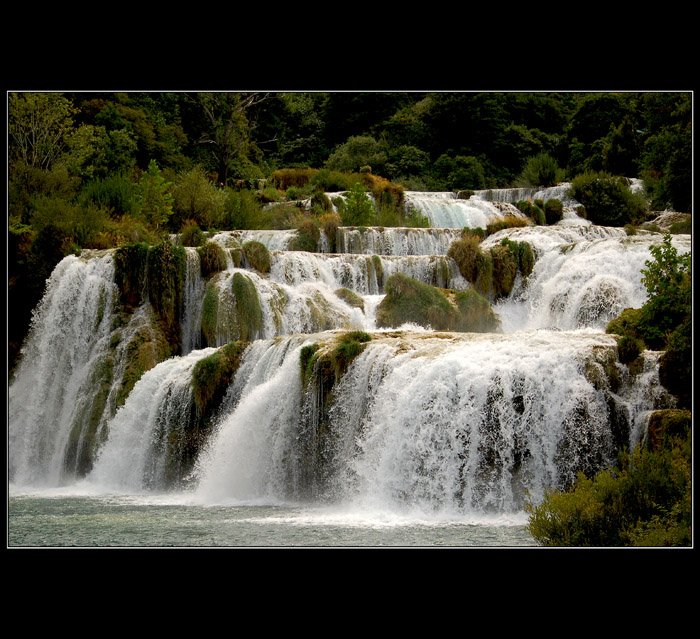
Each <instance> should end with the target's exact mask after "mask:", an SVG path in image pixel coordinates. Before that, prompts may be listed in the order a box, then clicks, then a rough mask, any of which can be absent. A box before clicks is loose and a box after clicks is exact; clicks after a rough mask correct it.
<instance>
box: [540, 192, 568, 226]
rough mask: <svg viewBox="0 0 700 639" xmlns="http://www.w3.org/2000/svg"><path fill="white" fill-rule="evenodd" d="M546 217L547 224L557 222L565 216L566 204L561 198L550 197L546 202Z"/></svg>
mask: <svg viewBox="0 0 700 639" xmlns="http://www.w3.org/2000/svg"><path fill="white" fill-rule="evenodd" d="M544 217H545V220H546V221H547V224H556V223H557V222H559V221H560V220H561V219H562V218H563V217H564V205H563V204H562V202H561V200H557V199H554V198H552V199H549V200H547V201H546V202H545V203H544Z"/></svg>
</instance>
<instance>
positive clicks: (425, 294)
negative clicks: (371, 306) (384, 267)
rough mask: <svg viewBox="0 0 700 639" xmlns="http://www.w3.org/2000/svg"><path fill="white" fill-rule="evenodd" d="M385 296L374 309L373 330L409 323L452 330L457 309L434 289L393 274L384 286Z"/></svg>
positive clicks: (438, 329) (428, 285)
mask: <svg viewBox="0 0 700 639" xmlns="http://www.w3.org/2000/svg"><path fill="white" fill-rule="evenodd" d="M384 291H385V293H386V295H385V296H384V299H383V300H382V301H381V303H380V304H379V306H378V307H377V326H379V327H386V328H392V327H398V326H401V325H402V324H406V323H413V324H419V325H420V326H425V327H428V326H429V327H431V328H432V329H433V330H436V331H441V330H452V329H453V328H454V327H455V325H456V324H457V309H456V308H455V307H454V306H452V304H450V302H449V301H448V299H447V297H446V296H445V295H444V294H443V293H441V292H440V290H439V289H437V288H436V287H434V286H431V285H430V284H425V283H423V282H419V281H417V280H414V279H413V278H410V277H407V276H405V275H403V274H400V273H396V274H394V275H392V276H391V277H390V278H389V279H388V280H387V281H386V284H385V286H384Z"/></svg>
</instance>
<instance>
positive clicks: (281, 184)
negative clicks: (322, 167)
mask: <svg viewBox="0 0 700 639" xmlns="http://www.w3.org/2000/svg"><path fill="white" fill-rule="evenodd" d="M315 173H317V170H316V169H298V168H297V169H294V168H292V169H278V170H277V171H274V172H273V173H272V175H270V182H271V183H272V184H274V185H275V186H276V187H277V188H278V189H280V190H282V191H286V190H287V189H288V188H290V187H297V188H303V187H305V186H307V185H308V184H309V182H310V181H311V178H312V176H313V175H314V174H315Z"/></svg>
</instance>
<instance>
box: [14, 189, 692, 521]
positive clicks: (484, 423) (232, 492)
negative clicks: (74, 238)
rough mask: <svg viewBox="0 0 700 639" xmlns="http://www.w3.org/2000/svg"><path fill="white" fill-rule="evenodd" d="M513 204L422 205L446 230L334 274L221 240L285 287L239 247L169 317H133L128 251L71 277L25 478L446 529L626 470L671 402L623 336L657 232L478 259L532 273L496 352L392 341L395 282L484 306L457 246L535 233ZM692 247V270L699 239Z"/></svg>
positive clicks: (473, 336) (43, 318)
mask: <svg viewBox="0 0 700 639" xmlns="http://www.w3.org/2000/svg"><path fill="white" fill-rule="evenodd" d="M560 186H561V185H560ZM556 188H559V187H556ZM509 191H510V193H509V194H505V193H496V192H495V191H489V192H488V194H487V192H481V191H480V192H477V193H476V194H475V195H473V196H472V198H471V199H470V200H459V199H457V197H456V196H455V195H454V194H447V193H433V194H419V193H415V192H409V193H407V194H406V202H407V206H408V207H413V208H415V209H417V210H419V212H420V213H421V214H422V215H426V216H428V217H429V219H430V220H431V224H432V225H433V228H428V229H409V228H383V229H380V228H366V229H360V228H340V229H338V233H337V236H336V238H335V239H336V243H335V249H334V250H335V251H336V252H335V253H330V252H329V250H328V244H327V243H326V244H324V243H323V242H320V243H319V252H316V253H307V252H302V251H292V250H290V247H291V246H293V244H292V242H293V240H294V238H295V231H245V232H244V231H227V232H222V233H217V234H216V235H214V236H213V237H212V238H210V239H209V241H211V242H216V243H218V244H220V245H221V246H224V247H226V248H231V247H234V246H240V245H241V244H243V243H245V242H246V241H250V240H256V241H259V242H261V243H263V244H265V246H267V248H268V250H269V252H270V268H269V271H268V272H259V271H256V270H255V269H254V268H252V267H251V266H250V265H248V264H247V262H245V261H244V264H243V266H241V263H240V262H236V261H235V260H234V259H233V257H235V256H233V257H232V255H231V252H229V251H228V250H227V251H226V256H227V262H226V265H225V267H224V266H223V265H222V270H220V271H218V272H216V273H213V274H209V275H207V276H206V277H205V276H203V275H202V272H201V265H200V260H199V254H198V252H197V250H196V249H193V248H186V249H184V251H185V264H184V272H183V273H182V274H181V275H182V282H181V284H182V289H181V293H182V294H181V296H175V298H173V299H177V300H179V301H178V302H177V303H178V304H180V307H179V308H177V309H175V311H173V312H172V313H170V315H167V313H168V312H169V307H167V306H165V305H161V306H160V307H158V306H156V304H155V301H154V302H153V305H152V304H151V301H149V299H148V295H141V296H138V295H133V296H131V297H130V303H129V304H127V303H126V302H124V300H122V297H123V293H124V291H120V290H119V289H118V286H117V284H116V282H117V281H121V280H119V277H117V276H116V275H115V260H114V259H113V256H114V252H115V251H114V250H109V251H86V252H84V253H83V254H82V255H81V256H80V257H76V256H69V257H67V258H65V259H64V260H63V261H61V262H60V263H59V264H58V266H57V267H56V268H55V270H54V272H53V274H52V275H51V278H50V279H49V280H48V282H47V286H46V293H45V295H44V297H43V299H42V301H41V303H40V304H39V306H38V307H37V309H36V311H35V313H34V317H33V320H32V325H31V330H30V333H29V336H28V338H27V340H26V342H25V344H24V348H23V350H22V356H21V361H20V363H19V366H18V368H17V371H16V375H15V377H14V379H13V380H12V383H11V385H10V387H9V410H8V414H9V429H8V443H9V457H8V458H9V477H10V481H11V482H12V484H13V485H17V486H23V485H38V486H49V487H55V486H61V485H70V484H71V482H77V481H83V482H87V483H88V484H90V485H93V486H95V487H99V488H100V489H102V490H105V491H116V492H124V493H142V492H157V491H165V490H168V491H175V490H178V491H185V490H186V491H187V494H188V495H189V496H190V497H191V498H192V499H193V500H196V501H198V502H200V503H205V504H214V503H276V502H290V501H292V502H299V501H306V502H309V501H310V502H312V503H314V504H324V505H327V504H332V505H342V506H347V507H349V508H361V509H365V510H385V511H391V512H400V513H413V514H416V515H417V516H442V515H445V516H450V515H452V514H455V513H457V514H459V513H466V512H481V513H493V512H496V513H515V512H521V511H522V509H523V507H524V503H525V501H526V500H527V499H528V498H529V499H533V500H535V501H536V500H538V499H541V498H542V496H543V495H544V494H545V492H546V491H547V490H550V489H552V488H560V487H566V486H568V485H569V484H570V483H571V481H572V480H573V478H574V477H575V475H576V473H577V472H578V471H580V470H583V471H585V472H588V473H592V472H595V471H596V470H599V469H601V468H604V467H607V466H608V465H609V464H610V463H612V462H613V461H614V457H615V454H616V451H617V450H618V448H619V447H621V446H627V447H631V446H634V445H636V444H637V443H638V442H640V441H642V440H643V439H644V436H645V428H646V426H645V424H646V421H645V420H646V418H647V416H648V415H649V413H650V411H653V410H656V409H658V408H666V407H671V406H673V405H674V401H673V398H672V397H671V396H670V395H669V394H668V393H667V392H666V391H665V389H664V388H663V386H662V385H661V384H660V383H659V377H658V368H659V357H660V353H657V352H652V351H645V352H644V353H643V354H642V356H641V358H640V359H639V361H638V362H637V363H636V365H635V367H634V370H632V369H631V368H630V367H628V366H626V365H623V364H621V363H620V362H619V361H618V359H617V349H616V340H615V338H614V336H611V335H606V334H605V327H606V325H607V323H608V322H609V320H610V319H612V318H614V317H617V316H618V315H619V313H620V312H621V311H622V310H623V309H625V308H629V307H632V308H639V307H640V306H641V305H642V304H644V302H645V301H646V290H645V288H644V286H643V284H642V281H641V272H640V271H641V269H642V268H644V266H645V262H646V261H647V260H649V259H650V258H651V252H650V247H651V246H654V245H659V244H660V243H661V241H662V237H661V235H659V234H655V233H647V232H640V233H638V234H637V235H634V236H628V235H627V233H626V232H625V230H624V229H619V228H608V227H600V226H596V225H593V224H589V223H584V222H585V221H583V220H580V219H579V220H575V219H574V218H570V219H569V220H568V221H567V220H563V221H562V222H560V223H558V224H557V225H554V226H526V227H519V228H509V229H505V230H502V231H499V232H498V233H495V234H493V235H490V236H489V237H488V238H486V239H485V240H484V241H483V242H482V243H481V247H482V249H483V250H489V249H490V248H494V247H496V246H498V245H499V244H500V243H501V242H502V240H503V239H505V238H508V239H510V240H513V241H517V242H528V243H529V244H530V246H531V248H532V250H533V253H534V255H535V258H536V259H535V263H534V268H533V270H532V272H531V273H530V274H529V275H528V276H527V277H523V276H522V275H518V276H517V277H516V280H515V284H514V288H513V290H512V292H511V293H510V294H509V295H508V296H507V297H504V298H501V299H498V300H491V301H492V308H493V310H494V311H495V312H496V313H497V315H498V316H499V319H500V320H501V325H502V332H501V333H449V332H446V331H444V332H440V333H437V332H434V331H432V330H430V329H428V328H425V327H416V326H412V325H404V326H401V327H398V328H395V329H390V330H389V329H382V330H377V329H376V320H375V318H376V314H375V311H376V308H377V305H378V304H379V303H380V302H381V300H382V299H383V297H384V290H385V289H384V285H385V282H386V281H387V279H388V278H389V277H390V276H391V275H393V274H397V273H401V274H404V275H408V276H409V277H412V278H414V279H417V280H419V281H421V282H423V283H426V284H431V285H433V286H437V287H440V288H444V289H452V290H454V291H459V292H463V291H467V290H468V289H469V288H471V285H470V284H469V283H468V282H467V281H466V280H465V279H464V278H463V277H462V275H461V274H460V272H459V268H458V266H457V264H456V263H455V261H454V260H452V258H450V257H448V256H447V253H448V250H449V247H450V246H451V245H452V243H453V242H454V241H455V240H456V239H458V238H459V237H460V236H461V229H462V228H463V227H466V226H471V227H482V228H485V227H486V226H487V224H488V223H489V222H490V221H494V220H498V219H502V218H504V217H505V216H510V215H518V216H520V215H521V214H520V213H519V212H518V211H517V209H515V207H514V206H513V204H512V201H513V200H512V199H508V198H513V197H520V196H521V195H524V193H514V192H513V190H510V189H509ZM535 195H536V196H537V197H541V194H539V192H538V193H536V194H535ZM545 195H547V196H548V197H549V196H550V195H551V193H550V192H549V191H548V192H547V193H546V194H545ZM551 196H553V195H551ZM529 197H533V194H530V195H529ZM673 245H674V246H675V247H676V248H677V250H678V251H679V252H680V253H685V252H688V251H690V250H691V239H690V236H689V235H675V236H673ZM179 250H180V251H181V250H183V249H182V248H179ZM179 255H180V256H181V255H182V254H181V253H180V254H179ZM178 259H179V257H178ZM139 273H140V272H139ZM132 275H133V274H132ZM144 277H148V273H145V274H144ZM131 284H132V286H135V285H136V282H135V281H133V282H131ZM138 284H139V285H142V284H143V283H142V282H141V281H140V280H139V281H138ZM144 290H148V287H147V286H144ZM132 293H133V291H132ZM132 298H133V299H132ZM137 298H138V299H137ZM168 299H170V298H168ZM166 315H167V317H166ZM172 318H177V320H176V321H171V320H172ZM177 321H179V326H178V324H177ZM176 329H178V330H179V332H177V330H176ZM173 331H175V334H173ZM352 331H355V332H358V331H364V332H366V333H367V335H366V336H365V335H364V334H363V333H359V334H357V333H353V332H352ZM346 338H347V340H346V341H343V340H344V339H346ZM232 343H235V344H234V345H236V346H238V344H240V345H241V346H240V349H241V350H240V355H239V356H237V357H238V358H236V357H234V356H232V355H231V354H230V351H228V350H226V349H227V348H228V347H229V346H231V344H232ZM204 366H209V367H210V368H211V369H212V370H215V372H217V371H218V372H220V373H221V372H222V371H223V373H225V375H224V374H223V373H222V376H221V379H223V380H224V381H223V382H221V384H223V387H221V388H219V387H218V386H217V388H216V390H217V392H219V395H217V402H219V403H217V404H216V406H215V407H214V409H212V410H211V411H208V409H205V408H204V407H203V406H204V405H203V404H202V400H201V397H199V398H198V396H197V395H196V393H195V387H196V372H197V371H200V370H202V367H204ZM217 367H219V368H217ZM217 379H219V378H217ZM613 380H614V383H613ZM213 387H214V383H213V382H212V384H211V388H212V389H213Z"/></svg>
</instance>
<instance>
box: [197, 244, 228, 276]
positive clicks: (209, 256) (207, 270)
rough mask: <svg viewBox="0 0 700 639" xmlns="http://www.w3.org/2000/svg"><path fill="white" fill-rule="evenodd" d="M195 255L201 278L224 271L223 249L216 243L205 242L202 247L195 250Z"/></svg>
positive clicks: (224, 258)
mask: <svg viewBox="0 0 700 639" xmlns="http://www.w3.org/2000/svg"><path fill="white" fill-rule="evenodd" d="M197 253H199V266H200V269H201V271H202V276H203V277H209V276H210V275H211V274H212V273H218V272H219V271H225V270H226V256H225V255H224V249H223V248H221V246H219V245H218V244H217V243H216V242H206V243H205V244H204V246H201V247H199V249H197Z"/></svg>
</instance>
